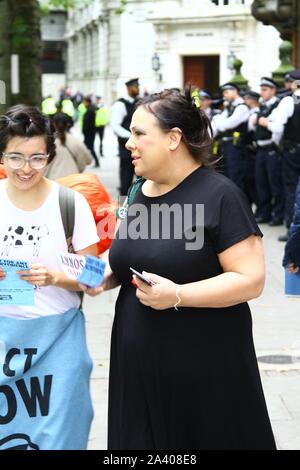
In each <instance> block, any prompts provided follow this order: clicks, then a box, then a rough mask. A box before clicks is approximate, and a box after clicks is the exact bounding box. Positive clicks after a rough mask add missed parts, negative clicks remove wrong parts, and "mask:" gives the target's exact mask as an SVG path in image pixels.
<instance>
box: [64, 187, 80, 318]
mask: <svg viewBox="0 0 300 470" xmlns="http://www.w3.org/2000/svg"><path fill="white" fill-rule="evenodd" d="M59 208H60V215H61V220H62V223H63V226H64V231H65V237H66V241H67V245H68V252H69V253H74V249H73V245H72V237H73V231H74V226H75V194H74V191H73V190H72V189H70V188H66V186H63V185H59ZM77 294H78V295H79V298H80V306H79V308H80V309H81V307H82V301H83V294H84V293H83V292H77Z"/></svg>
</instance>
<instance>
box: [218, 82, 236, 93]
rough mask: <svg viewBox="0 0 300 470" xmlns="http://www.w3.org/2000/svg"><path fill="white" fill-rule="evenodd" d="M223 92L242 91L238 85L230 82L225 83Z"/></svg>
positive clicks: (222, 88)
mask: <svg viewBox="0 0 300 470" xmlns="http://www.w3.org/2000/svg"><path fill="white" fill-rule="evenodd" d="M221 90H222V91H225V90H236V91H238V92H239V91H240V87H239V86H238V85H237V84H236V83H232V82H228V83H224V85H222V86H221Z"/></svg>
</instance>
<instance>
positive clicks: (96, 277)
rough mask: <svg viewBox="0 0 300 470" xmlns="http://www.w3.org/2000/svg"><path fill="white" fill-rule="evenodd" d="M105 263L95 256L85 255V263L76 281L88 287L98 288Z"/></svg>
mask: <svg viewBox="0 0 300 470" xmlns="http://www.w3.org/2000/svg"><path fill="white" fill-rule="evenodd" d="M105 266H106V263H105V261H102V260H101V259H99V258H96V257H95V256H91V255H86V263H85V266H84V267H83V269H82V271H81V274H80V275H79V276H78V277H77V281H78V282H80V283H81V284H85V285H86V286H88V287H98V286H99V285H100V284H101V283H102V281H103V277H104V271H105Z"/></svg>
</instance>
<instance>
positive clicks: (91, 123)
mask: <svg viewBox="0 0 300 470" xmlns="http://www.w3.org/2000/svg"><path fill="white" fill-rule="evenodd" d="M83 104H84V106H85V107H86V112H85V114H84V116H83V125H82V133H83V136H84V143H85V145H86V146H87V148H88V149H89V151H90V152H91V154H92V156H93V159H94V162H95V168H98V167H99V166H100V163H99V159H98V157H97V154H96V152H95V149H94V142H95V136H96V126H95V120H96V110H95V106H94V105H93V102H92V98H91V97H90V96H86V97H85V98H84V99H83Z"/></svg>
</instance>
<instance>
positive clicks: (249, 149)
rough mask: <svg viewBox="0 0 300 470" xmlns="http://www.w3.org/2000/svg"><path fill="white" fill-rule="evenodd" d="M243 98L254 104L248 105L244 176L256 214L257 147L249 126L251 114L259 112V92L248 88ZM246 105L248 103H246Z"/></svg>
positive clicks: (246, 191)
mask: <svg viewBox="0 0 300 470" xmlns="http://www.w3.org/2000/svg"><path fill="white" fill-rule="evenodd" d="M243 98H244V100H246V99H251V100H252V101H253V104H254V105H255V106H252V107H249V119H248V129H247V135H246V172H245V173H246V176H245V193H246V195H247V197H248V200H249V201H250V204H251V205H252V204H255V206H256V211H255V215H257V213H258V211H259V208H258V197H257V190H256V181H255V161H256V153H257V147H256V143H255V139H254V130H253V128H252V127H251V116H253V114H257V113H258V112H259V98H260V94H259V93H256V92H255V91H253V90H248V91H247V92H245V93H244V94H243ZM246 104H247V105H248V103H246Z"/></svg>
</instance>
